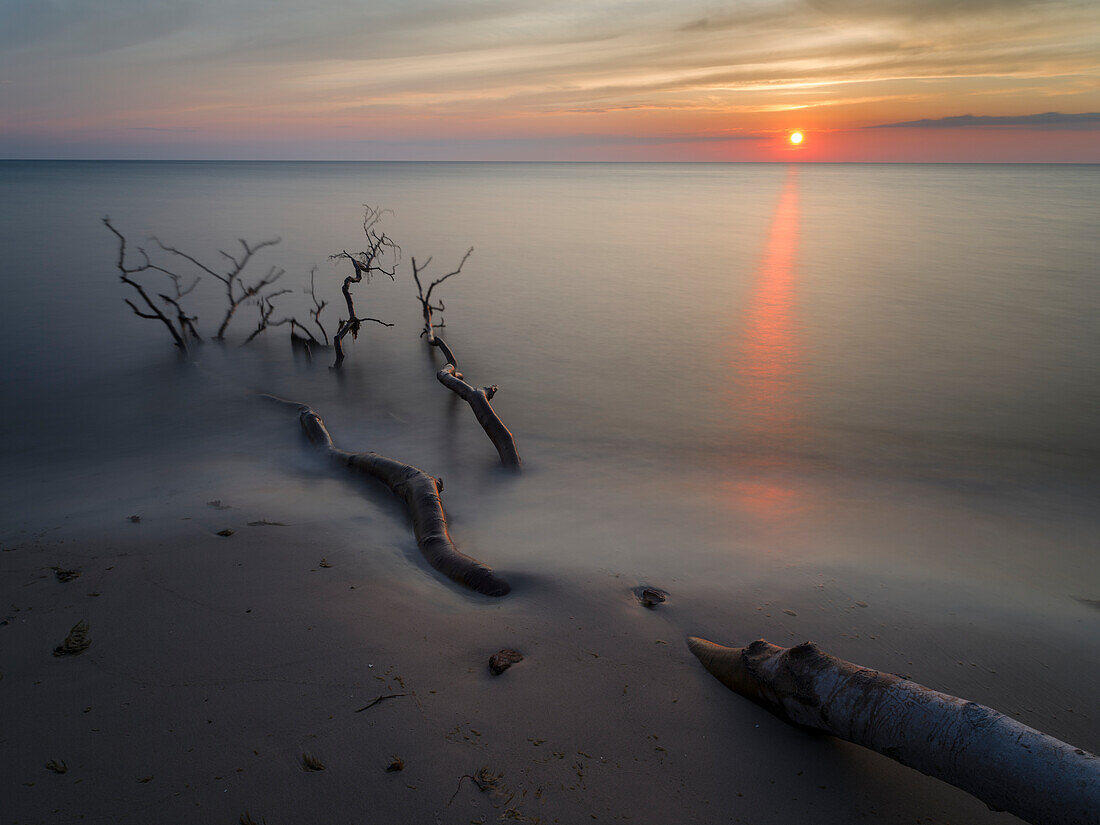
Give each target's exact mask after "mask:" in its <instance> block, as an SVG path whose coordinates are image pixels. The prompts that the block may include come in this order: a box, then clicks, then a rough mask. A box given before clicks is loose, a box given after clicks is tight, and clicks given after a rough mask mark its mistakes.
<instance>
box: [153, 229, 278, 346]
mask: <svg viewBox="0 0 1100 825" xmlns="http://www.w3.org/2000/svg"><path fill="white" fill-rule="evenodd" d="M153 240H154V241H156V243H157V245H158V246H159V247H160V248H161V249H163V250H164V251H165V252H168V253H170V254H172V255H177V256H179V257H180V258H183V259H184V260H185V261H189V262H190V263H192V264H193V265H195V266H197V267H198V268H199V269H201V270H202V271H203V272H205V273H207V274H208V275H210V276H212V277H214V278H217V279H218V280H219V281H221V282H222V283H223V284H224V285H225V298H226V303H227V305H228V306H227V307H226V311H225V317H224V318H223V319H222V323H221V326H219V327H218V332H217V334H216V335H215V336H214V339H215V340H217V341H221V340H224V339H225V331H226V329H227V328H228V327H229V322H230V321H232V320H233V316H234V314H235V313H236V312H237V308H238V307H239V306H240V305H241V304H242V303H244V302H245V301H247V300H248V299H249V298H253V297H255V296H256V295H258V294H259V293H260V291H261V290H263V288H264V287H266V286H270V285H271V284H273V283H275V282H276V281H277V280H279V278H281V277H282V276H283V274H284V272H283V270H281V269H278V270H277V269H276V267H274V266H273V267H271V268H270V269H269V270H268V272H267V275H265V276H264V277H263V278H261V279H260V280H259V281H257V282H256V283H254V284H252V285H250V286H249V285H246V284H244V283H243V281H242V280H241V273H242V272H244V269H245V267H247V266H248V263H249V261H251V260H252V257H253V256H254V255H255V254H256V253H257V252H259V251H260V250H261V249H264V248H266V247H269V246H275V245H276V244H277V243H279V242H280V239H279V238H272V239H270V240H266V241H260V243H258V244H256V245H255V246H252V245H250V244H249V243H248V241H246V240H244V239H243V238H240V239H238V241H239V243H240V245H241V248H242V250H243V252H242V253H241V255H240V257H236V256H233V255H230V254H229V253H228V252H225V251H223V250H219V254H220V255H221V256H222V257H223V258H225V259H226V260H228V261H229V263H230V267H229V269H228V270H227V271H226V273H225V274H224V275H223V274H221V273H220V272H217V271H216V270H214V269H212V268H211V267H209V266H207V265H206V264H204V263H202V261H200V260H198V259H197V258H195V257H194V256H192V255H189V254H188V253H186V252H183V251H181V250H179V249H176V248H175V247H174V246H168V245H167V244H165V243H164V242H162V241H161V240H160V239H159V238H156V237H154V238H153ZM161 271H162V272H165V273H166V274H168V275H169V277H173V278H178V277H179V276H178V275H175V274H174V273H172V272H169V271H168V270H164V269H162V270H161ZM179 288H180V287H179V286H178V284H177V289H179ZM192 289H194V284H192V285H191V286H190V287H188V288H187V292H190V291H191V290H192ZM183 294H186V292H185V293H183ZM253 337H254V336H253ZM249 340H251V338H250V339H249Z"/></svg>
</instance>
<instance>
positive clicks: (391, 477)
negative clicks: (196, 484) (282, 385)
mask: <svg viewBox="0 0 1100 825" xmlns="http://www.w3.org/2000/svg"><path fill="white" fill-rule="evenodd" d="M263 397H264V398H266V399H268V400H271V401H275V402H278V403H280V404H285V405H289V406H292V407H295V408H296V409H297V410H298V421H299V423H300V424H301V425H302V430H303V432H305V434H306V436H307V437H308V438H309V440H310V441H311V442H312V443H313V444H314V445H316V446H317V447H319V448H320V449H321V450H323V451H324V452H325V453H326V454H327V455H328V457H329V458H330V459H331V460H332V461H333V462H335V463H337V464H340V465H343V466H347V467H351V468H353V469H355V470H358V471H360V472H362V473H365V474H366V475H369V476H371V477H373V478H376V479H378V480H379V481H381V482H382V483H383V484H385V485H386V486H387V487H389V489H390V490H391V491H392V492H393V494H394V495H396V496H397V497H398V498H400V499H401V500H402V501H403V502H404V503H405V509H406V510H408V512H409V516H410V517H411V518H412V523H413V533H414V534H415V535H416V543H417V545H418V546H419V547H420V552H421V553H423V554H424V558H426V559H427V560H428V564H430V565H431V566H432V567H434V568H435V569H436V570H438V571H439V572H440V573H443V574H444V575H445V576H447V577H448V578H450V579H452V580H453V581H456V582H458V583H459V584H462V585H465V586H466V587H468V588H470V589H471V590H476V591H477V592H478V593H483V594H484V595H486V596H505V595H507V594H508V593H509V592H510V591H511V589H512V588H511V586H510V585H509V584H508V582H507V581H505V580H504V579H503V578H501V577H500V576H499V575H497V574H496V573H494V572H493V570H492V569H491V568H489V567H487V566H485V565H484V564H482V563H481V562H479V561H477V560H476V559H473V558H470V557H469V556H467V555H466V554H465V553H462V552H461V551H459V549H458V548H457V547H455V544H454V541H453V540H452V539H451V534H450V532H449V531H448V529H447V517H446V516H445V515H444V513H443V503H442V501H441V500H440V498H439V494H440V492H441V491H442V489H443V485H442V483H441V482H440V481H439V479H436V478H433V477H432V476H430V475H428V474H427V473H425V472H424V471H423V470H419V469H417V468H416V467H413V466H411V465H409V464H403V463H402V462H400V461H395V460H393V459H392V458H386V457H385V456H383V455H379V454H378V453H349V452H347V451H345V450H339V449H337V448H336V447H335V446H334V445H333V442H332V436H331V435H330V434H329V431H328V428H327V427H325V422H324V421H322V420H321V416H319V415H318V414H317V413H316V412H314V411H313V410H312V409H311V408H310V407H309V406H307V405H305V404H299V403H297V402H294V401H286V400H285V399H282V398H276V397H275V396H273V395H264V396H263Z"/></svg>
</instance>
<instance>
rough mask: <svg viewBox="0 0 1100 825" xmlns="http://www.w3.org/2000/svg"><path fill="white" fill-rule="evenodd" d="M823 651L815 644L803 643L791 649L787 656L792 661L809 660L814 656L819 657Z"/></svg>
mask: <svg viewBox="0 0 1100 825" xmlns="http://www.w3.org/2000/svg"><path fill="white" fill-rule="evenodd" d="M820 652H821V651H820V650H818V649H817V645H815V644H814V643H813V642H803V643H802V644H800V645H795V646H794V647H792V648H791V651H790V653H788V654H787V655H788V656H790V657H791V658H792V659H809V658H810V657H812V656H817V655H818V654H819V653H820Z"/></svg>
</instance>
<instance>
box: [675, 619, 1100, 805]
mask: <svg viewBox="0 0 1100 825" xmlns="http://www.w3.org/2000/svg"><path fill="white" fill-rule="evenodd" d="M688 647H689V648H691V652H692V653H694V654H695V655H696V656H697V657H698V658H699V660H700V661H701V662H702V663H703V666H704V667H705V668H706V669H707V670H708V671H710V672H711V673H712V674H713V675H714V676H716V677H717V678H718V679H719V680H720V681H721V682H722V683H723V684H724V685H726V686H727V687H728V688H730V689H731V690H733V691H735V692H737V693H740V694H741V695H742V696H745V697H747V698H749V699H751V700H753V701H754V702H756V703H757V704H760V705H762V706H763V707H765V708H767V709H768V710H770V711H771V712H772V713H774V714H776V715H777V716H779V717H780V718H781V719H784V720H786V721H788V722H792V723H794V724H796V725H803V726H805V727H808V728H815V729H817V730H822V731H825V732H826V733H830V734H832V735H833V736H837V737H839V738H841V739H846V740H848V741H849V742H854V743H855V744H857V745H862V746H863V747H866V748H871V749H872V750H876V751H878V752H879V753H882V754H885V755H886V756H889V757H890V758H892V759H896V760H897V761H898V762H901V763H902V764H903V765H907V766H909V767H911V768H916V769H917V770H919V771H921V772H922V773H925V774H928V775H929V776H934V777H936V778H937V779H942V780H943V781H945V782H948V783H950V784H952V785H955V786H956V787H959V788H962V789H963V790H964V791H967V792H968V793H971V794H973V795H974V796H976V797H977V798H978V799H980V800H982V801H983V802H985V803H986V804H987V805H989V807H990V808H992V809H994V810H1002V811H1008V812H1010V813H1013V814H1015V815H1016V816H1018V817H1021V818H1022V819H1025V820H1027V821H1028V822H1032V823H1036V825H1086V823H1091V825H1097V823H1100V758H1097V757H1096V756H1094V755H1092V754H1091V753H1087V752H1085V751H1083V750H1081V749H1080V748H1075V747H1073V746H1072V745H1067V744H1066V743H1064V742H1060V741H1058V740H1057V739H1054V738H1053V737H1051V736H1047V735H1046V734H1044V733H1041V732H1039V731H1037V730H1034V729H1033V728H1029V727H1027V726H1026V725H1022V724H1020V723H1019V722H1017V721H1015V720H1013V719H1010V718H1008V717H1007V716H1004V715H1003V714H1001V713H998V712H997V711H995V710H993V709H992V708H988V707H985V706H984V705H979V704H978V703H976V702H969V701H967V700H966V699H960V698H958V697H956V696H950V695H948V694H946V693H940V692H938V691H935V690H932V689H931V688H927V687H924V686H923V685H918V684H916V683H915V682H911V681H909V680H908V679H903V678H901V677H899V676H894V675H892V674H889V673H880V672H879V671H876V670H871V669H869V668H864V667H860V666H859V665H854V664H852V663H850V662H845V661H843V660H841V659H837V658H835V657H833V656H830V655H828V654H826V653H823V652H822V651H820V650H819V649H818V648H817V647H815V646H814V645H813V644H810V643H809V642H807V643H805V644H801V645H798V646H797V647H792V648H783V647H777V646H776V645H773V644H769V643H768V642H766V641H764V640H763V639H761V640H759V641H756V642H753V643H752V644H751V645H749V646H748V647H744V648H729V647H722V646H721V645H716V644H714V643H713V642H708V641H705V640H703V639H699V638H695V637H692V638H689V639H688Z"/></svg>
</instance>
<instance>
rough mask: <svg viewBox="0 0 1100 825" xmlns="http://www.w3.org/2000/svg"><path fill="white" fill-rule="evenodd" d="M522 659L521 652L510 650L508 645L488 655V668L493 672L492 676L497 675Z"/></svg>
mask: <svg viewBox="0 0 1100 825" xmlns="http://www.w3.org/2000/svg"><path fill="white" fill-rule="evenodd" d="M522 661H523V654H522V653H520V652H519V651H518V650H512V649H511V648H510V647H506V648H504V649H503V650H498V651H497V652H496V653H494V654H493V655H492V656H490V657H489V670H491V671H492V672H493V675H494V676H499V675H500V674H502V673H503V672H504V671H506V670H507V669H508V668H510V667H511V666H512V665H514V664H516V663H517V662H522Z"/></svg>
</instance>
